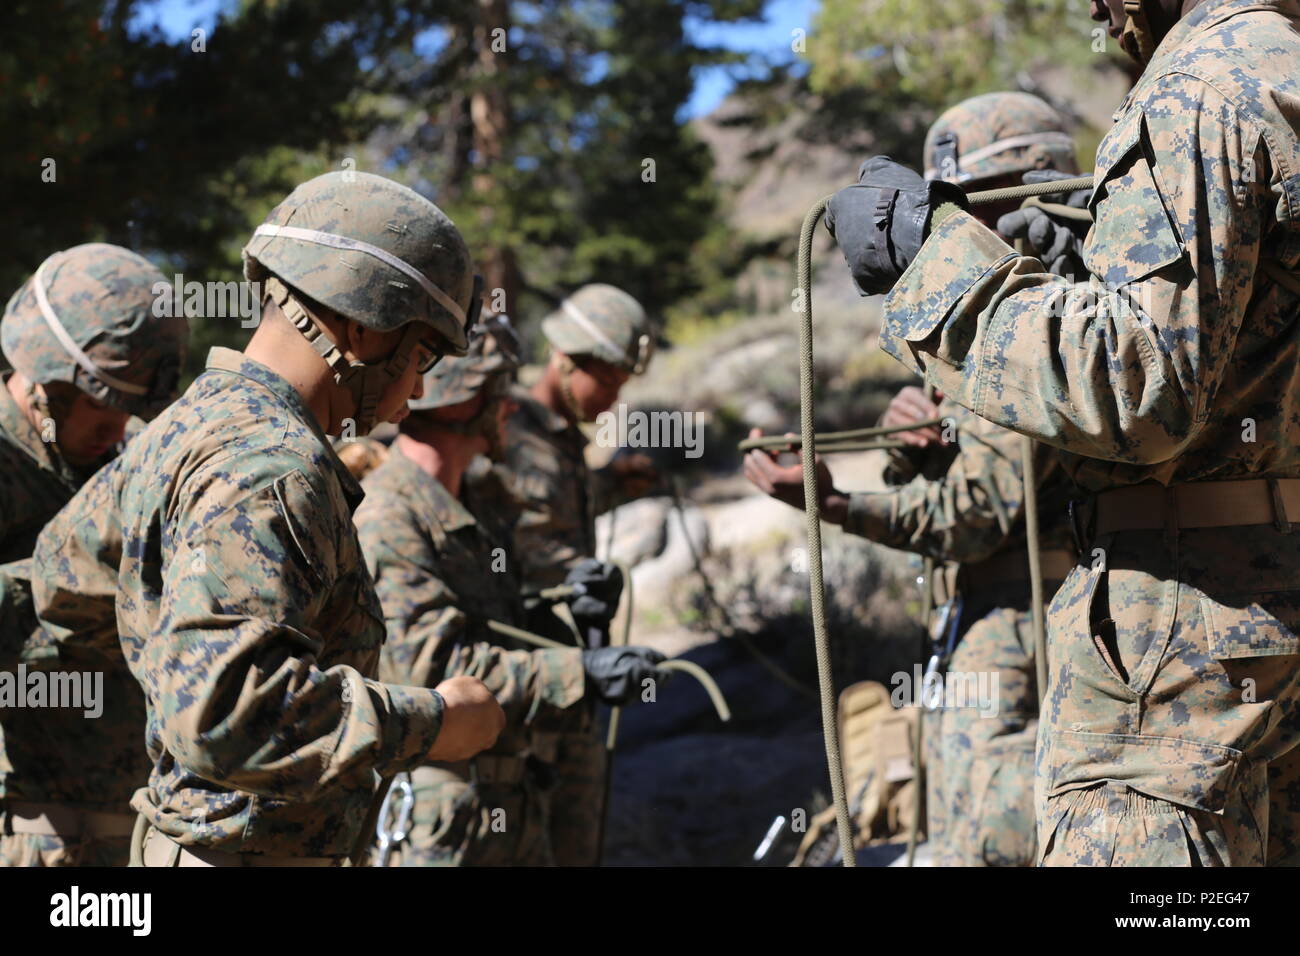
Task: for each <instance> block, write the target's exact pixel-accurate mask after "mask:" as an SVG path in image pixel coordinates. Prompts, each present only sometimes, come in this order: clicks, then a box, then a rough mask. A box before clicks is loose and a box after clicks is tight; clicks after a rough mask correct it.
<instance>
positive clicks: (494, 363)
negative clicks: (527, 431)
mask: <svg viewBox="0 0 1300 956" xmlns="http://www.w3.org/2000/svg"><path fill="white" fill-rule="evenodd" d="M472 332H473V335H472V337H471V338H470V343H469V351H468V353H467V354H466V355H464V356H462V357H459V358H449V359H443V360H442V361H440V362H439V363H438V364H437V365H435V366H434V367H433V368H431V369H430V370H429V371H428V372H426V373H425V374H424V395H423V396H422V397H420V398H418V399H413V400H412V401H411V402H410V406H411V410H412V411H413V412H417V413H418V412H430V411H433V410H434V409H438V408H447V407H448V406H451V405H459V404H460V403H461V402H468V401H469V400H470V399H472V398H474V397H475V396H476V395H480V394H482V395H485V396H486V397H487V400H486V401H485V402H483V404H482V406H481V407H480V408H479V410H478V411H477V412H476V413H475V414H474V417H473V418H470V419H467V420H465V421H460V422H451V421H446V420H445V419H439V420H438V426H439V427H440V428H444V429H446V430H447V431H453V432H457V433H458V434H461V435H482V436H483V437H485V438H486V439H487V440H488V450H487V456H488V457H489V458H491V459H492V460H493V461H500V460H501V459H502V457H504V452H505V445H504V442H503V436H502V435H501V427H500V421H499V417H498V414H497V411H498V408H499V407H500V405H501V402H502V401H504V400H505V397H506V393H507V392H508V390H509V388H510V382H511V378H512V375H511V373H512V372H513V371H514V370H515V369H517V368H519V366H520V364H521V361H520V357H519V355H520V352H519V338H518V336H517V335H516V334H515V330H514V327H513V326H512V325H511V324H510V319H509V318H508V317H507V316H505V315H494V316H492V317H491V318H489V319H487V320H485V321H483V322H481V323H479V324H478V325H476V326H475V327H474V329H473V330H472Z"/></svg>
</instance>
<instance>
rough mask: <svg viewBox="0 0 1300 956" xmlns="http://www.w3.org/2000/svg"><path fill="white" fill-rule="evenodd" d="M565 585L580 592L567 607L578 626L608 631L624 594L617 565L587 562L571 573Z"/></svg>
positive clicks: (589, 559) (579, 564) (594, 560)
mask: <svg viewBox="0 0 1300 956" xmlns="http://www.w3.org/2000/svg"><path fill="white" fill-rule="evenodd" d="M564 583H565V584H568V585H570V586H572V587H573V588H574V589H575V590H576V591H577V593H576V594H574V595H573V597H571V598H569V599H568V602H567V603H568V605H569V610H570V612H572V614H573V619H574V621H575V622H576V623H577V624H578V626H579V627H582V628H587V627H593V628H608V627H609V622H610V621H612V620H613V619H614V615H615V614H616V613H617V612H618V599H619V597H621V596H622V594H623V572H622V571H621V570H619V567H618V565H616V564H607V563H606V562H604V561H599V560H597V559H596V558H584V559H583V560H582V561H580V562H579V563H578V564H577V565H575V566H574V568H573V569H572V570H571V571H569V573H568V576H567V577H565V579H564Z"/></svg>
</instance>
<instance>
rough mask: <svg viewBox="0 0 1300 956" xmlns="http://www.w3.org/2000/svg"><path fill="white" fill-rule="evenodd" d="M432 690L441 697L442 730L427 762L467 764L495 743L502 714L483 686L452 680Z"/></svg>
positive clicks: (502, 726)
mask: <svg viewBox="0 0 1300 956" xmlns="http://www.w3.org/2000/svg"><path fill="white" fill-rule="evenodd" d="M434 690H436V691H437V692H438V693H439V694H441V695H442V701H443V710H442V730H441V732H439V734H438V739H437V740H435V741H434V742H433V746H432V747H430V748H429V759H430V760H438V761H443V762H446V763H454V762H455V761H457V760H468V759H469V758H470V757H473V756H474V755H475V754H478V753H480V752H482V751H484V750H486V749H487V748H489V747H491V746H492V745H493V744H494V743H496V742H497V737H498V736H499V735H500V733H501V731H502V730H504V729H505V726H506V712H505V711H504V710H502V709H501V705H500V704H498V703H497V699H496V698H495V697H493V696H492V693H491V691H489V690H488V689H487V685H486V684H484V683H483V682H482V681H481V680H479V679H478V678H477V677H452V678H449V679H448V680H445V681H443V682H442V683H441V684H439V685H438V686H437V687H435V688H434Z"/></svg>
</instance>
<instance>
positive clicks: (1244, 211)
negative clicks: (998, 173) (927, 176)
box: [833, 0, 1300, 865]
mask: <svg viewBox="0 0 1300 956" xmlns="http://www.w3.org/2000/svg"><path fill="white" fill-rule="evenodd" d="M1162 9H1166V10H1167V8H1161V9H1156V8H1154V7H1153V5H1152V4H1150V3H1147V4H1145V5H1143V6H1142V10H1141V17H1140V18H1134V19H1132V20H1130V22H1129V26H1130V28H1131V32H1130V35H1132V36H1134V37H1135V38H1136V39H1137V40H1138V41H1140V42H1139V43H1138V44H1136V46H1137V47H1138V52H1139V53H1140V54H1141V57H1142V58H1143V59H1149V60H1150V62H1149V63H1148V64H1147V66H1146V69H1145V72H1144V73H1143V75H1142V78H1141V79H1140V81H1139V82H1138V83H1137V85H1136V86H1135V87H1134V89H1133V90H1132V91H1131V92H1130V93H1129V95H1128V97H1127V99H1126V100H1125V102H1124V104H1123V105H1122V106H1121V107H1120V109H1119V111H1118V112H1117V113H1116V114H1115V119H1116V124H1115V126H1114V128H1113V129H1112V130H1111V131H1110V132H1109V133H1108V134H1107V136H1106V137H1105V138H1104V139H1103V140H1102V142H1101V144H1100V146H1099V147H1098V150H1097V158H1096V186H1095V189H1094V191H1093V193H1092V196H1091V200H1090V208H1091V210H1092V213H1093V218H1094V221H1095V224H1094V226H1093V228H1092V230H1091V232H1090V233H1089V235H1088V238H1087V242H1086V244H1085V245H1084V247H1083V255H1084V261H1085V263H1086V265H1087V268H1088V270H1089V272H1090V273H1091V275H1092V277H1094V279H1093V281H1089V282H1086V283H1071V282H1070V281H1067V280H1064V279H1061V278H1059V277H1056V276H1053V275H1050V274H1047V273H1044V272H1043V271H1042V267H1041V264H1040V262H1039V261H1038V260H1037V259H1035V258H1032V257H1028V256H1021V255H1017V254H1016V252H1015V251H1014V250H1012V249H1011V248H1010V247H1008V246H1007V245H1006V244H1005V243H1004V242H1003V241H1002V240H1001V239H999V238H998V237H997V236H996V235H994V234H993V233H992V232H990V231H989V230H987V229H985V228H984V227H983V226H981V225H980V224H979V223H978V222H976V221H975V220H974V219H973V218H971V217H970V216H968V215H965V214H963V213H961V212H952V213H951V214H949V215H942V216H939V217H937V222H932V223H931V227H930V228H931V230H932V231H931V234H930V235H929V237H928V238H926V239H925V240H924V245H922V246H920V247H919V249H918V250H917V251H916V254H915V256H914V257H913V258H911V261H910V265H906V271H904V272H903V274H902V277H901V280H899V281H898V284H897V285H896V287H895V288H894V289H893V291H892V292H891V294H890V296H889V298H888V299H887V300H886V314H885V323H884V329H883V332H882V336H881V342H882V345H883V347H884V348H885V349H886V350H887V351H889V352H890V353H891V354H893V355H894V356H895V357H897V358H899V359H900V360H902V361H903V362H904V363H906V364H908V365H909V366H911V367H912V368H914V369H917V370H918V371H923V372H924V374H925V375H926V377H927V378H928V379H929V380H930V381H932V382H933V383H934V384H935V385H936V386H938V387H939V388H940V389H942V391H943V392H944V393H945V394H946V395H947V396H948V397H949V398H951V399H953V400H955V401H957V402H959V403H961V404H962V405H964V406H966V407H968V408H971V409H972V410H974V411H975V412H976V413H977V414H979V415H981V416H983V417H985V418H988V419H990V420H992V421H995V422H997V423H999V424H1002V425H1004V426H1006V427H1009V428H1013V429H1015V430H1017V431H1021V432H1023V433H1025V434H1028V435H1031V436H1033V437H1035V438H1037V439H1039V440H1041V441H1044V442H1047V443H1049V444H1052V445H1055V446H1057V447H1059V448H1062V449H1064V450H1065V451H1067V452H1070V453H1073V454H1072V455H1071V456H1069V457H1067V459H1066V460H1065V462H1064V467H1065V469H1066V470H1067V472H1068V473H1070V474H1071V475H1072V477H1073V478H1074V479H1075V480H1076V481H1077V482H1078V483H1079V484H1080V485H1081V486H1082V487H1083V488H1085V489H1087V490H1088V491H1089V492H1092V493H1093V497H1092V498H1091V500H1090V507H1088V508H1087V509H1085V510H1084V511H1083V512H1082V513H1081V515H1080V518H1081V520H1080V530H1081V532H1082V535H1083V537H1084V538H1085V539H1086V547H1087V549H1088V550H1089V551H1090V552H1091V553H1092V554H1093V555H1096V556H1097V558H1098V560H1093V561H1090V562H1089V563H1087V564H1082V565H1080V566H1079V567H1077V568H1076V569H1075V570H1074V571H1073V572H1072V573H1071V575H1070V577H1069V578H1068V579H1067V580H1066V582H1065V584H1064V586H1063V587H1062V588H1061V590H1060V591H1058V592H1057V594H1056V597H1055V598H1054V600H1053V602H1052V605H1051V608H1050V610H1049V626H1050V643H1049V654H1050V664H1051V673H1050V678H1049V686H1048V696H1047V699H1046V709H1045V717H1044V722H1043V726H1042V729H1041V731H1040V741H1039V748H1038V756H1037V761H1038V772H1037V779H1036V783H1037V785H1038V787H1039V793H1038V798H1039V803H1038V824H1039V852H1040V854H1041V856H1042V861H1043V862H1044V863H1045V864H1048V865H1196V864H1199V865H1224V864H1227V865H1260V864H1264V863H1267V862H1281V861H1280V860H1279V859H1278V858H1277V856H1276V855H1275V854H1277V853H1281V852H1282V849H1281V848H1284V847H1285V846H1287V845H1288V843H1289V845H1292V846H1294V843H1295V841H1294V837H1293V836H1292V837H1291V838H1290V839H1289V840H1288V837H1287V833H1286V830H1287V829H1288V828H1289V829H1290V832H1291V834H1294V832H1295V829H1294V820H1291V821H1288V824H1287V825H1283V824H1282V823H1281V822H1280V821H1275V820H1273V819H1272V817H1273V813H1274V812H1285V811H1286V810H1287V809H1289V807H1288V804H1289V805H1290V806H1294V792H1295V788H1294V782H1292V783H1291V785H1290V787H1289V788H1288V789H1289V793H1286V794H1285V795H1284V794H1282V793H1275V794H1274V795H1273V799H1272V801H1270V793H1269V789H1270V786H1269V784H1270V776H1272V777H1273V778H1274V779H1275V780H1278V781H1279V782H1281V781H1285V780H1286V778H1287V774H1286V773H1283V772H1282V771H1281V769H1280V768H1282V767H1283V764H1280V763H1278V762H1279V761H1287V760H1294V759H1295V757H1296V744H1297V742H1298V741H1300V712H1298V707H1297V702H1298V697H1300V667H1297V662H1298V658H1297V656H1296V655H1297V653H1300V610H1298V609H1300V590H1297V584H1296V579H1297V571H1298V570H1300V536H1298V535H1296V534H1295V533H1294V525H1293V524H1292V523H1291V522H1292V521H1293V520H1294V519H1295V518H1296V516H1297V515H1300V492H1298V491H1297V487H1298V484H1297V482H1296V478H1297V477H1298V476H1300V456H1298V455H1297V451H1296V449H1297V448H1300V441H1298V439H1300V435H1297V425H1296V422H1297V421H1300V416H1298V415H1297V413H1296V406H1297V398H1298V396H1300V391H1298V390H1297V387H1296V379H1295V376H1296V367H1297V361H1296V357H1297V350H1298V349H1300V342H1298V341H1297V338H1296V337H1297V335H1300V331H1298V330H1300V323H1297V322H1296V316H1297V309H1298V308H1300V282H1297V281H1296V275H1295V273H1296V266H1297V260H1298V259H1300V222H1297V219H1298V218H1300V186H1298V185H1297V184H1298V180H1297V170H1300V138H1298V137H1297V123H1298V122H1300V120H1298V119H1297V117H1300V76H1298V75H1297V73H1296V69H1295V64H1296V63H1297V62H1300V4H1297V3H1296V2H1294V0H1276V2H1268V0H1265V2H1247V0H1206V2H1203V3H1200V4H1199V5H1197V6H1195V8H1194V9H1192V10H1191V11H1190V13H1187V14H1185V15H1183V16H1182V17H1181V19H1178V18H1177V17H1175V19H1176V20H1177V22H1176V23H1175V24H1172V25H1168V24H1166V27H1168V31H1167V32H1166V33H1164V35H1163V37H1161V36H1160V33H1161V31H1160V30H1159V29H1155V30H1153V29H1152V28H1153V26H1155V25H1156V24H1157V23H1158V22H1159V15H1160V13H1161V11H1162ZM1098 12H1101V11H1098ZM1139 19H1140V20H1142V21H1145V22H1139ZM1119 26H1120V24H1118V23H1112V33H1117V32H1118V29H1117V28H1118V27H1119ZM1143 34H1145V39H1144V38H1143ZM1157 40H1158V41H1159V43H1158V48H1157V47H1156V41H1157ZM882 167H883V164H880V163H876V164H875V165H874V167H873V169H874V171H872V172H870V173H869V176H868V177H867V179H865V180H862V181H860V182H861V185H860V186H859V187H858V188H866V189H867V190H868V194H867V195H866V196H865V197H864V198H865V199H866V202H864V203H863V205H864V206H866V205H869V204H870V199H871V196H870V191H871V190H872V189H875V188H876V186H875V182H878V181H879V179H876V180H874V181H873V180H872V177H879V176H880V175H881V170H882ZM889 176H890V177H891V178H892V180H893V183H899V182H902V178H901V175H900V174H899V173H898V171H897V169H896V168H895V169H893V170H891V171H889ZM891 188H897V187H894V186H892V185H891ZM903 188H904V189H906V190H911V189H912V186H911V185H905V186H904V187H903ZM915 195H916V193H915V192H913V193H912V196H915ZM845 198H846V199H848V197H847V196H846V197H845ZM912 201H913V200H912V197H911V196H906V195H903V196H901V198H900V202H903V203H905V204H907V203H910V202H912ZM833 205H834V204H833ZM940 209H942V207H940ZM943 211H944V212H947V210H943ZM846 221H847V220H846ZM860 223H861V224H867V223H869V219H868V218H866V217H864V218H862V219H861V220H860ZM898 225H899V226H900V227H903V226H905V225H906V224H905V223H899V224H898ZM889 228H891V229H892V228H894V225H893V224H889ZM851 232H852V230H850V234H851ZM849 245H850V246H851V250H850V249H846V250H845V251H846V255H847V256H848V257H849V258H850V261H851V262H856V263H858V264H859V265H862V264H868V265H869V264H870V263H872V262H875V261H876V260H874V259H872V258H871V257H870V255H868V257H867V258H866V259H862V258H858V256H859V254H860V253H861V251H862V250H861V248H860V247H859V246H858V245H857V244H856V243H855V242H852V241H850V242H849ZM904 258H906V257H904ZM858 274H859V273H857V272H855V278H856V277H857V275H858ZM861 274H863V275H866V274H867V273H866V272H862V273H861ZM883 274H884V273H882V275H883ZM875 285H876V283H875V282H874V281H869V282H868V285H867V286H864V288H865V289H867V291H872V287H874V286H875ZM1271 767H1273V768H1279V769H1278V770H1277V771H1276V772H1274V771H1271V769H1270V768H1271ZM1270 802H1271V803H1272V807H1270Z"/></svg>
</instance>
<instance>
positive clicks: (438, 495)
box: [385, 443, 478, 532]
mask: <svg viewBox="0 0 1300 956" xmlns="http://www.w3.org/2000/svg"><path fill="white" fill-rule="evenodd" d="M385 464H386V465H387V464H391V465H392V467H393V468H394V469H395V470H396V471H397V474H396V475H395V476H394V477H395V478H396V479H397V481H398V484H399V486H404V487H408V488H412V489H415V490H417V491H418V492H419V493H420V494H421V495H422V496H423V497H424V498H425V499H426V504H428V506H429V517H430V518H432V519H433V520H435V521H437V522H438V524H439V526H440V527H441V528H442V529H443V530H444V531H448V532H451V531H459V530H460V529H461V528H472V527H473V526H474V525H476V524H478V521H477V520H476V519H475V518H474V516H473V515H472V514H470V511H469V509H468V508H466V507H465V505H464V504H462V503H461V501H460V500H459V499H458V498H456V497H455V496H454V495H453V494H452V493H451V492H450V491H448V490H447V486H446V485H444V484H443V483H442V482H441V481H439V480H438V479H437V478H435V477H433V475H431V474H429V473H428V472H427V471H425V470H424V469H423V468H421V467H420V466H419V465H417V464H416V463H415V462H413V461H411V459H409V458H407V457H406V456H405V455H403V454H402V449H401V447H400V446H399V445H398V444H396V443H394V444H393V447H392V450H391V451H389V453H388V461H386V462H385ZM462 487H463V485H462Z"/></svg>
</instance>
